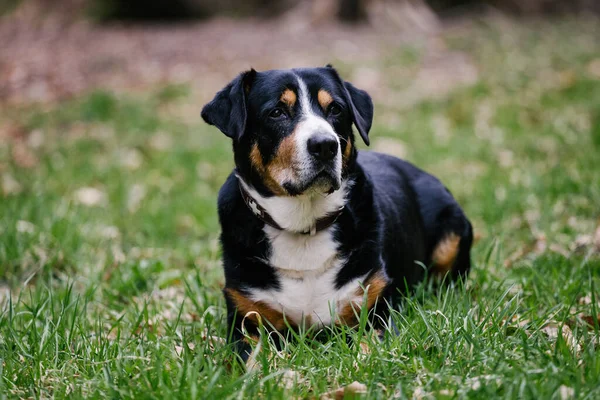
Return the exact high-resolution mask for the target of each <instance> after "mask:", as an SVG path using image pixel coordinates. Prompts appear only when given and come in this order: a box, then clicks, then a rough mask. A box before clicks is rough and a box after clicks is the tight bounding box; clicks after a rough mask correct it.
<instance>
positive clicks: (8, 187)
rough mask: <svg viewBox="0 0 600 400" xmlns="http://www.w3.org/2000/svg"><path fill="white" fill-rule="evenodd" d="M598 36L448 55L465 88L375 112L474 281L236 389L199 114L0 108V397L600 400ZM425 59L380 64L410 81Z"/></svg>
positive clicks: (215, 169)
mask: <svg viewBox="0 0 600 400" xmlns="http://www.w3.org/2000/svg"><path fill="white" fill-rule="evenodd" d="M597 27H598V24H597V21H585V20H571V21H568V20H567V21H564V20H563V21H553V22H552V23H535V24H533V25H530V26H526V25H525V24H522V25H518V24H511V25H510V26H509V27H506V26H505V25H502V24H501V23H482V24H480V25H476V26H474V27H471V28H468V29H463V30H457V31H453V32H449V33H447V34H445V36H444V37H443V40H445V42H446V44H447V46H448V47H449V48H450V49H452V50H456V51H459V50H460V51H464V52H466V53H467V54H469V55H470V57H472V59H473V60H474V62H475V64H476V65H477V68H478V69H479V74H480V76H479V80H478V82H477V83H476V84H474V85H473V86H471V87H466V88H461V89H457V90H455V91H454V92H452V93H451V94H450V95H448V96H445V97H443V98H441V99H438V100H425V101H422V102H420V103H418V104H416V105H415V106H414V107H411V108H410V109H401V108H394V107H391V106H389V105H388V104H386V103H385V102H383V101H380V102H378V104H377V105H376V120H375V124H374V128H373V130H372V132H371V137H372V139H373V141H374V143H375V144H376V143H377V140H378V138H379V140H381V138H384V137H387V138H391V139H389V140H394V141H401V143H402V144H403V146H404V148H405V150H406V152H407V157H406V158H407V159H409V160H410V161H413V162H415V163H416V164H417V165H419V166H420V167H422V168H424V169H426V170H428V171H430V172H432V173H434V174H436V175H437V176H439V177H440V179H441V180H442V181H443V182H444V183H446V185H447V186H448V187H449V188H450V189H451V190H452V192H453V193H454V194H455V196H456V197H457V198H458V200H459V202H460V203H461V204H462V205H463V207H464V209H465V210H466V212H467V214H468V215H469V217H470V218H471V220H472V221H473V222H474V227H475V230H476V232H477V234H478V237H479V240H478V241H477V243H476V244H475V247H474V249H473V260H474V264H475V268H474V270H473V273H472V274H471V275H470V279H469V280H468V282H467V284H466V285H465V286H464V287H463V286H459V287H456V288H453V289H444V290H441V291H440V292H439V293H435V292H434V291H433V290H431V288H429V287H427V286H426V285H423V286H422V287H420V288H419V289H418V291H417V294H416V296H415V297H414V298H412V299H410V300H409V301H408V302H407V304H406V307H405V310H404V311H403V312H402V313H401V314H395V315H394V318H395V320H396V323H397V325H398V328H399V331H400V332H399V335H398V336H388V337H386V338H385V339H384V340H383V342H382V343H378V342H377V340H376V339H374V338H373V337H372V336H371V335H370V334H368V333H365V330H364V329H359V330H357V331H350V330H346V329H342V330H340V331H335V332H331V333H330V336H331V340H330V341H328V342H326V343H317V342H313V341H311V340H310V339H309V338H307V337H299V338H298V339H297V340H296V341H293V342H290V343H288V346H287V348H286V349H285V351H283V352H281V353H277V352H275V351H273V350H272V348H271V347H270V346H269V343H268V342H265V343H262V350H261V351H260V352H259V353H258V357H257V363H258V364H257V365H258V366H257V368H256V369H255V370H254V371H252V372H249V373H246V372H244V371H242V370H241V369H240V368H237V367H235V366H234V367H233V368H232V369H231V370H230V369H228V368H227V365H228V364H230V362H231V360H232V352H231V350H230V349H229V348H228V347H227V346H224V345H223V344H221V343H220V341H219V340H218V338H222V337H226V336H227V332H226V324H225V309H224V302H223V299H222V296H221V291H220V290H221V287H222V285H223V276H222V272H221V269H220V261H219V260H220V250H219V246H218V242H217V238H218V232H219V226H218V221H217V217H216V204H215V202H216V193H217V191H218V188H219V187H220V184H221V183H222V182H223V181H224V179H225V177H226V176H227V174H228V173H229V172H230V170H231V168H232V166H233V164H232V157H231V154H230V144H229V142H228V141H227V140H226V138H225V137H224V136H222V135H221V134H220V133H218V132H217V130H216V129H213V128H209V127H207V126H205V125H203V124H202V123H201V121H200V118H199V116H198V115H197V113H196V108H197V111H199V109H200V107H201V104H195V105H194V104H192V106H195V108H193V107H192V108H193V110H194V112H193V113H187V112H184V111H182V110H189V109H190V103H191V102H192V101H193V100H194V97H193V95H192V94H191V92H190V91H189V90H188V88H187V87H185V86H169V87H165V88H160V89H157V90H149V91H147V92H145V93H142V94H138V95H135V96H134V95H131V96H127V95H123V94H118V95H117V94H112V93H106V92H102V91H97V92H94V93H90V94H88V95H84V96H81V97H79V98H76V99H74V100H72V101H69V102H65V103H61V104H56V105H52V106H27V107H21V108H15V107H12V108H4V109H2V110H1V111H0V122H3V123H8V122H10V123H11V124H13V125H15V124H16V126H17V127H18V129H13V131H14V132H16V133H17V134H15V135H13V137H12V138H11V139H9V140H4V141H2V142H1V143H0V178H1V181H0V183H2V187H3V188H4V194H3V195H2V197H0V375H1V378H0V398H4V397H6V398H13V397H35V398H46V397H57V398H63V397H67V396H69V397H75V398H81V397H85V398H93V397H112V398H176V397H177V398H211V399H213V398H244V397H247V398H257V397H260V398H290V397H296V398H304V397H306V398H310V397H313V396H315V397H318V396H319V395H321V394H323V393H326V392H329V391H331V390H334V389H336V388H338V387H340V386H342V385H347V384H349V383H351V382H353V381H358V382H361V383H363V384H365V385H366V387H367V388H368V394H367V397H369V398H389V397H391V396H398V397H402V398H404V397H406V398H411V397H416V398H420V397H424V398H427V397H435V398H465V397H466V398H489V397H504V398H536V399H537V398H561V390H560V389H559V388H560V387H561V386H564V387H563V388H562V392H563V394H564V393H567V394H568V393H572V394H573V395H574V396H577V397H580V398H598V397H600V387H599V386H598V382H599V381H600V357H598V354H597V353H596V351H598V349H599V347H598V340H599V338H600V336H599V331H598V328H599V327H598V320H597V318H593V316H596V315H598V313H599V309H598V308H599V306H600V304H599V300H598V294H599V293H598V289H597V288H598V286H599V285H600V279H599V277H600V257H598V253H597V252H594V249H593V246H592V245H591V244H590V241H591V238H590V236H589V235H592V236H593V234H594V231H595V229H596V227H597V224H598V219H599V218H600V144H599V143H600V142H599V141H600V139H599V138H600V135H599V133H598V132H600V78H598V77H595V76H594V75H593V74H592V73H590V71H589V68H588V65H589V64H590V63H591V62H592V61H593V60H594V59H598V58H599V57H600V42H598V40H597V38H598V28H597ZM415 49H417V50H415ZM421 51H422V50H421V48H420V47H418V46H416V47H406V48H404V49H403V48H398V49H390V53H389V54H393V55H394V57H397V64H398V65H404V64H406V65H407V68H414V67H415V65H418V63H419V62H420V60H421V59H422V57H421V54H420V52H421ZM393 61H394V60H393V59H389V57H388V58H386V59H385V61H384V62H383V63H382V65H380V67H381V68H382V71H383V73H384V74H385V73H388V72H389V71H388V70H387V68H397V66H398V65H394V62H393ZM403 63H404V64H403ZM344 68H346V69H350V70H351V69H352V68H353V66H351V65H350V66H349V65H346V66H344ZM390 71H391V70H390ZM389 73H392V72H389ZM403 76H405V77H406V76H409V77H410V74H407V75H406V74H405V75H403ZM407 79H408V78H407ZM407 84H408V82H396V85H397V86H398V87H406V86H407ZM192 114H193V115H192ZM390 120H394V121H396V122H395V123H394V124H390V123H384V121H390ZM19 132H22V133H23V134H19ZM82 189H83V190H82ZM590 317H591V318H590ZM553 327H556V328H557V329H558V331H556V330H553V329H552V328H553ZM347 336H351V337H352V338H354V341H353V342H354V343H358V342H361V341H362V342H365V343H370V346H369V348H370V352H369V353H365V352H361V351H360V348H359V346H356V345H354V346H353V345H349V344H348V341H347V340H346V338H347ZM211 338H212V339H211ZM289 371H293V372H289ZM292 373H293V374H294V377H295V378H296V381H295V382H292V384H291V385H290V384H288V385H286V380H289V379H290V376H292V375H291V374H292ZM571 390H572V392H571Z"/></svg>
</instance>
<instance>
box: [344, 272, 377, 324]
mask: <svg viewBox="0 0 600 400" xmlns="http://www.w3.org/2000/svg"><path fill="white" fill-rule="evenodd" d="M388 284H389V280H388V278H387V277H386V276H385V273H384V272H383V271H378V272H377V273H375V274H374V275H373V276H372V277H370V278H369V279H368V280H367V281H365V282H364V283H363V287H364V289H363V288H362V287H359V288H358V289H356V293H355V295H356V297H359V298H360V299H361V301H360V302H358V301H350V302H348V303H347V304H346V305H345V306H344V308H342V311H341V312H340V313H339V315H338V317H339V322H340V323H342V324H344V325H348V326H355V325H357V324H358V322H359V321H358V318H357V316H360V312H361V308H362V304H361V303H362V299H363V297H364V294H365V291H366V292H367V304H366V307H367V310H370V309H371V308H373V306H374V305H375V303H376V302H377V299H379V297H380V296H381V295H382V294H383V292H384V290H385V289H386V288H387V286H388Z"/></svg>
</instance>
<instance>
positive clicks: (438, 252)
mask: <svg viewBox="0 0 600 400" xmlns="http://www.w3.org/2000/svg"><path fill="white" fill-rule="evenodd" d="M459 244H460V236H458V235H457V234H456V233H454V232H452V233H450V234H448V235H446V236H445V237H444V238H443V239H442V240H440V241H439V242H438V244H437V245H436V246H435V249H434V250H433V254H432V256H431V260H432V261H433V269H432V272H433V274H434V275H440V276H443V275H445V274H447V273H448V272H450V271H451V270H452V267H453V266H454V260H456V255H457V254H458V246H459Z"/></svg>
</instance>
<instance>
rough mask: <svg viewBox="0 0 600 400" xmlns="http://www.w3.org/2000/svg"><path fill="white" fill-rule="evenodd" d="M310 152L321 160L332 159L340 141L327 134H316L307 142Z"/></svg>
mask: <svg viewBox="0 0 600 400" xmlns="http://www.w3.org/2000/svg"><path fill="white" fill-rule="evenodd" d="M307 146H308V152H309V153H310V155H311V156H313V157H314V158H316V159H317V160H319V161H330V160H332V159H333V158H334V157H335V155H336V154H337V150H338V143H337V140H335V138H334V137H332V136H331V135H327V134H315V135H313V136H312V137H311V138H310V139H308V142H307Z"/></svg>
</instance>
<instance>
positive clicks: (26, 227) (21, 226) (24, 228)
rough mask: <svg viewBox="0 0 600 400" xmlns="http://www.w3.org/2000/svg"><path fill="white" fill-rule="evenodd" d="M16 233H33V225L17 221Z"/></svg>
mask: <svg viewBox="0 0 600 400" xmlns="http://www.w3.org/2000/svg"><path fill="white" fill-rule="evenodd" d="M17 232H19V233H33V232H35V225H34V224H32V223H31V222H29V221H23V220H19V221H17Z"/></svg>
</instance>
